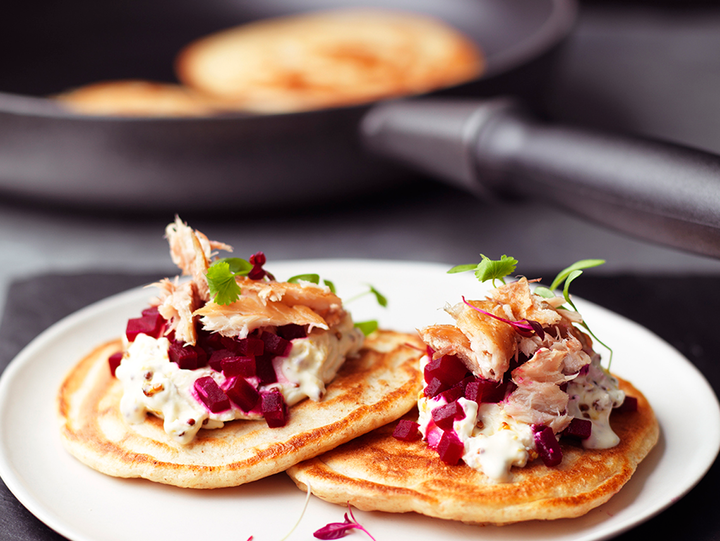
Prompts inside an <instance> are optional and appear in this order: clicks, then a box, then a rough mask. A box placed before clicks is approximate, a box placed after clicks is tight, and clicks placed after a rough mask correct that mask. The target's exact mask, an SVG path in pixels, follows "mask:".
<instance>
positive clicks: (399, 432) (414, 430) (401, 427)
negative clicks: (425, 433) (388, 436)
mask: <svg viewBox="0 0 720 541" xmlns="http://www.w3.org/2000/svg"><path fill="white" fill-rule="evenodd" d="M419 428H420V425H419V424H417V423H416V422H414V421H410V420H409V419H400V420H399V421H398V424H397V425H396V426H395V430H393V437H394V438H396V439H398V440H402V441H417V440H419V439H420V438H422V434H420V430H419Z"/></svg>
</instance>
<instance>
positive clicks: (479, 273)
mask: <svg viewBox="0 0 720 541" xmlns="http://www.w3.org/2000/svg"><path fill="white" fill-rule="evenodd" d="M480 257H481V258H482V259H481V260H480V263H478V264H477V265H457V266H455V267H453V268H452V269H450V270H449V271H447V272H448V274H456V273H458V272H467V271H474V272H475V277H476V278H477V279H478V280H480V281H481V282H487V281H488V280H492V283H493V286H497V284H496V283H495V281H496V280H499V281H500V282H502V283H503V284H504V283H505V277H506V276H509V275H511V274H512V273H513V272H515V267H516V266H517V263H518V261H517V259H515V258H514V257H508V256H506V255H503V256H502V257H500V259H499V260H492V259H490V258H489V257H487V256H486V255H484V254H480Z"/></svg>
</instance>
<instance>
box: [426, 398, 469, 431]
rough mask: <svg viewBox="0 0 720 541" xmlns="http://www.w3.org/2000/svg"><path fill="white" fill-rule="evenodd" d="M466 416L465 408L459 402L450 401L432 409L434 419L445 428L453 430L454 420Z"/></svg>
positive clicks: (439, 425)
mask: <svg viewBox="0 0 720 541" xmlns="http://www.w3.org/2000/svg"><path fill="white" fill-rule="evenodd" d="M464 418H465V410H464V409H463V408H462V406H461V405H460V404H459V403H458V402H457V400H456V401H455V402H450V403H449V404H445V405H444V406H440V407H439V408H435V409H434V410H432V419H433V421H434V422H435V424H436V425H437V426H438V427H439V428H442V429H443V430H452V428H453V422H454V421H455V420H460V419H464Z"/></svg>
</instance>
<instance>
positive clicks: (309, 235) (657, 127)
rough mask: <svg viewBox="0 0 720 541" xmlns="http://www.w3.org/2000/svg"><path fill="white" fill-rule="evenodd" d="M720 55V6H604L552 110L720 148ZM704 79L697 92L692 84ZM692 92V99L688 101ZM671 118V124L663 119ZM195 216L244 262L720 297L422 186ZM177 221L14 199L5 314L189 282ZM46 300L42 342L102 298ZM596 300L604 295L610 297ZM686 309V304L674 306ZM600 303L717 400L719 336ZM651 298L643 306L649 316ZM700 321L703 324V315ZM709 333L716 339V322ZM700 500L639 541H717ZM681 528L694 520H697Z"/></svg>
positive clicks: (639, 251)
mask: <svg viewBox="0 0 720 541" xmlns="http://www.w3.org/2000/svg"><path fill="white" fill-rule="evenodd" d="M667 4H670V3H665V5H667ZM718 50H720V10H718V9H716V8H714V7H702V8H698V9H690V10H687V11H678V10H677V9H672V10H670V11H668V10H667V9H666V8H662V9H661V8H655V7H653V6H651V5H649V4H643V3H633V4H632V5H631V6H628V5H625V4H623V3H602V2H594V3H592V4H590V5H588V6H587V7H586V8H584V9H583V11H582V12H581V17H580V20H579V23H578V27H577V29H576V31H575V33H574V34H573V36H572V37H571V39H570V40H569V41H568V43H567V44H566V45H565V47H564V49H563V50H562V54H561V56H560V58H559V63H558V66H557V73H556V77H555V79H554V80H553V83H552V85H551V87H552V90H553V91H552V92H551V94H550V97H549V98H548V100H547V102H546V108H547V112H548V115H549V116H550V118H551V119H556V120H560V121H572V122H578V123H582V124H585V125H588V126H598V127H605V128H611V129H616V130H621V131H626V132H634V133H641V134H646V135H653V136H661V137H663V138H666V139H674V140H677V141H680V142H685V143H689V144H693V145H695V146H698V147H701V148H706V149H708V150H713V151H716V152H720V129H718V128H717V126H720V118H717V115H720V104H717V103H715V100H720V89H719V88H718V86H720V55H717V54H715V52H716V51H718ZM648 59H652V62H650V63H649V62H648ZM661 67H662V68H663V69H661ZM673 69H675V71H673ZM608 70H609V71H608ZM681 75H682V77H681ZM690 75H692V76H693V77H694V78H693V77H690V81H693V80H694V81H695V82H696V84H695V85H691V84H690V83H689V82H688V76H690ZM678 92H682V94H678ZM678 95H683V96H687V97H688V99H683V100H678V99H677V96H678ZM713 106H714V107H713ZM659 110H662V111H663V113H664V114H663V115H658V114H657V113H658V111H659ZM629 111H632V114H630V113H629ZM182 218H183V219H184V220H186V221H189V222H190V225H192V226H193V227H196V228H198V229H200V230H202V231H204V232H206V233H207V234H208V235H209V236H210V237H211V238H214V239H218V240H222V241H225V242H227V243H229V244H231V245H233V246H234V248H235V253H236V254H237V255H238V256H241V257H247V256H248V255H249V254H251V253H254V252H256V251H258V250H262V251H264V252H265V253H266V254H267V255H268V257H269V258H270V259H271V260H272V259H275V260H288V259H306V258H337V257H339V258H375V259H397V260H406V261H433V262H441V263H446V264H448V265H454V264H458V263H467V262H472V261H475V260H477V258H478V254H479V253H484V254H487V255H489V256H491V257H498V256H499V255H501V254H509V255H513V256H514V257H516V258H517V259H519V260H520V262H521V269H522V268H527V269H534V270H537V271H539V273H541V274H542V273H545V274H547V275H548V276H550V275H554V274H555V272H556V271H557V270H558V268H559V267H562V266H565V265H566V264H569V263H571V262H573V261H575V260H578V259H582V258H587V257H598V258H604V259H606V260H607V261H608V262H607V264H606V265H605V266H603V267H600V268H598V269H597V270H596V273H597V275H598V276H599V277H600V278H598V279H603V278H607V279H611V278H617V277H623V280H626V282H622V283H623V284H627V286H626V287H627V288H628V289H627V290H626V294H627V295H628V296H630V298H632V299H633V300H634V299H635V297H633V295H636V294H637V295H642V296H641V297H637V298H642V299H643V303H645V302H647V303H650V302H656V301H657V295H658V291H662V288H663V287H666V286H667V287H672V288H673V289H674V290H675V291H684V292H685V293H686V294H687V295H696V297H694V299H693V302H697V301H695V299H697V295H703V298H704V299H705V294H704V293H703V290H702V289H693V290H691V291H690V290H688V291H685V290H683V289H682V286H683V284H685V283H689V282H691V281H690V280H688V278H689V277H690V276H702V280H704V281H703V282H702V284H704V285H705V286H707V287H708V290H711V289H712V283H713V277H716V276H718V275H720V261H717V260H713V259H709V258H705V257H701V256H695V255H692V254H689V253H684V252H680V251H677V250H674V249H668V248H664V247H661V246H656V245H652V244H648V243H645V242H642V241H639V240H636V239H633V238H629V237H627V236H624V235H621V234H618V233H615V232H613V231H610V230H606V229H603V228H600V227H597V226H595V225H593V224H590V223H587V222H584V221H581V220H579V219H577V218H575V217H573V216H570V215H567V214H564V213H563V212H561V211H559V210H557V209H554V208H550V207H547V206H543V205H542V204H539V203H535V202H524V203H515V204H489V203H487V202H482V201H479V200H476V199H474V198H473V197H471V196H469V195H467V194H465V193H463V192H460V191H456V190H454V189H452V188H449V187H445V186H441V185H435V184H432V183H428V182H426V181H424V180H421V179H418V183H417V186H414V187H413V189H408V188H402V189H395V190H393V191H388V192H385V193H381V194H368V195H367V196H366V197H363V198H357V199H354V200H352V201H338V202H336V203H335V204H333V205H328V206H325V207H323V208H304V209H278V210H277V211H276V212H266V213H245V214H243V215H228V214H224V215H210V214H187V215H183V216H182ZM172 219H173V216H171V215H150V214H143V215H129V214H127V213H126V214H113V213H107V212H104V211H102V210H92V209H67V208H64V209H63V208H52V207H48V206H41V205H36V204H34V203H33V202H28V201H17V200H12V199H11V198H9V197H4V196H2V195H0V312H2V309H4V308H5V307H6V306H5V303H6V301H7V300H8V299H10V298H11V296H12V295H13V292H15V291H20V290H22V288H23V287H28V284H35V285H37V284H45V285H47V284H48V283H50V284H54V285H55V286H56V287H57V288H60V289H62V287H64V286H63V285H62V284H64V283H66V282H63V281H62V280H63V279H69V280H71V281H72V279H73V278H72V277H73V276H75V275H77V274H78V273H86V272H90V273H99V275H100V276H106V277H107V276H110V275H109V274H107V273H118V274H117V275H113V277H114V279H115V280H116V281H115V282H113V283H112V284H109V285H108V284H106V283H105V285H104V286H102V287H97V288H94V289H93V290H92V291H88V294H89V296H90V297H93V296H94V295H99V294H108V293H111V292H113V291H112V290H113V289H114V288H120V289H125V287H126V286H127V287H129V286H130V285H134V284H135V283H140V282H136V280H138V279H139V276H140V275H139V274H138V273H140V274H142V273H156V274H160V275H164V274H174V273H175V269H174V268H173V266H172V264H171V262H170V258H169V256H168V251H167V245H166V242H165V240H164V239H163V232H164V227H165V225H166V224H167V223H168V222H170V221H172ZM650 275H652V276H653V277H654V278H652V279H653V280H655V279H656V280H664V279H667V280H671V282H667V283H662V282H657V283H655V282H653V283H655V286H656V287H655V289H653V288H649V289H643V287H644V286H643V285H642V284H643V283H644V282H643V278H647V277H648V276H650ZM48 280H50V281H49V282H48ZM53 280H58V281H57V282H53ZM101 282H103V280H101ZM103 283H104V282H103ZM37 291H42V297H41V298H39V299H37V302H40V303H48V309H47V310H45V311H43V310H39V309H38V310H37V314H36V316H37V318H39V319H36V320H35V323H36V325H35V326H34V327H32V332H35V333H37V332H40V331H41V330H42V329H43V328H44V326H46V324H49V323H51V322H52V321H53V320H54V319H56V318H58V317H61V316H62V315H64V313H63V312H64V311H65V308H67V309H70V307H71V305H72V308H73V309H74V308H77V307H80V306H82V305H83V304H82V303H83V302H85V303H87V302H90V301H91V300H94V298H85V297H83V296H82V295H76V296H75V297H74V299H72V300H70V301H67V303H66V304H62V303H60V304H58V303H59V302H60V301H59V298H60V297H62V295H61V293H60V291H59V290H58V289H55V291H57V295H55V294H53V292H52V291H53V290H52V289H51V290H47V289H37ZM638 291H642V294H641V293H637V292H638ZM588 293H589V296H590V297H592V295H593V294H594V293H593V291H588ZM586 296H587V295H586ZM591 300H593V299H592V298H591ZM679 300H682V299H681V298H680V295H676V296H675V297H673V298H672V299H669V300H668V299H666V301H667V302H677V301H679ZM597 301H598V302H599V303H600V304H603V305H605V306H607V307H608V308H611V309H615V310H629V311H630V312H631V313H629V314H627V313H626V315H628V316H629V317H631V318H632V319H635V320H636V321H638V322H640V323H642V324H644V325H647V326H649V327H650V328H651V330H654V331H655V332H657V333H658V334H660V335H661V336H663V337H664V338H665V339H667V340H669V341H671V343H673V345H675V346H676V347H678V348H679V349H680V350H681V351H682V352H683V353H684V354H685V355H687V356H688V357H689V358H690V359H691V361H693V362H695V363H696V364H698V366H700V368H701V369H702V370H703V371H704V372H705V373H706V375H708V377H709V378H710V379H711V382H712V383H713V385H715V388H716V391H717V389H718V387H717V384H718V380H717V379H712V378H717V372H716V370H717V369H716V368H714V365H713V364H712V360H711V359H710V358H709V356H710V352H711V351H713V350H714V349H715V348H714V347H713V345H712V344H710V343H709V342H708V341H707V336H712V333H707V334H706V335H704V336H705V338H703V337H702V336H700V337H699V338H698V339H697V340H696V341H695V342H693V343H692V344H690V343H686V342H687V336H686V335H682V334H680V333H679V332H678V331H677V329H675V331H673V328H674V327H673V326H672V325H664V326H662V325H659V324H658V323H657V322H655V321H654V314H652V313H648V312H651V310H650V309H647V311H642V310H639V311H638V310H635V308H633V306H628V305H627V303H626V305H622V304H616V305H613V304H612V302H613V301H611V300H610V299H607V298H605V296H604V295H601V296H599V297H598V298H597ZM708 302H709V301H708ZM643 303H635V304H637V305H639V306H641V307H643V306H647V305H646V304H643ZM630 304H633V303H630ZM7 308H8V309H9V310H10V311H5V319H4V322H3V323H2V325H1V326H0V338H2V339H3V340H4V341H5V343H4V344H0V347H2V349H0V352H2V355H3V357H2V358H1V359H0V360H2V364H0V368H4V366H5V364H6V363H7V362H9V361H10V358H11V356H12V354H13V352H16V350H17V348H19V347H21V346H22V345H24V343H26V342H27V341H28V340H30V339H31V338H32V336H27V335H22V336H17V335H14V334H13V333H11V332H10V324H9V323H8V321H11V318H13V316H14V314H13V313H12V311H13V310H14V309H15V308H13V307H12V306H10V305H8V306H7ZM42 314H44V316H42ZM43 317H45V318H46V319H43ZM695 318H696V319H697V321H702V319H701V317H700V316H699V315H696V316H695ZM653 325H658V326H656V327H653ZM698 325H699V324H698ZM698 328H699V329H700V330H703V328H702V325H699V327H698ZM707 330H709V329H707ZM693 332H699V331H697V329H696V331H693ZM703 340H705V341H704V342H703ZM713 371H714V372H713ZM711 376H712V377H711ZM717 476H718V473H717V467H715V468H714V469H713V470H711V474H710V476H709V477H708V478H706V480H704V481H703V482H702V483H701V486H704V487H709V488H712V486H713V485H712V484H711V481H712V480H717ZM2 488H4V486H3V487H2ZM685 501H686V500H682V501H681V502H679V503H678V504H676V505H675V506H673V508H671V510H669V511H668V512H667V513H664V514H663V515H661V516H660V517H658V519H656V521H652V522H651V523H649V525H647V526H641V527H640V528H638V529H636V530H633V532H629V533H628V534H626V536H627V538H634V537H639V536H640V534H643V535H647V534H650V533H652V532H653V531H661V530H659V529H657V530H656V528H659V527H660V526H662V527H664V528H672V527H673V526H672V525H671V524H670V523H671V521H670V519H669V518H663V516H668V517H676V516H680V515H679V513H680V511H682V512H687V513H693V516H695V517H697V520H696V521H690V526H689V527H690V528H691V529H693V528H694V529H695V530H693V533H696V534H697V535H696V536H690V537H692V538H694V539H701V538H703V539H717V538H718V537H719V536H720V527H718V526H717V523H715V522H712V521H711V523H710V525H709V526H707V527H705V528H704V527H703V526H702V525H700V524H698V522H702V521H703V515H700V514H699V513H700V511H703V510H705V512H707V515H705V516H711V515H713V513H712V512H711V511H710V510H707V504H703V503H702V502H701V501H700V500H697V501H696V500H691V502H690V503H685ZM709 501H714V500H713V499H712V498H710V500H709ZM691 504H692V505H691ZM0 507H1V508H2V509H0V539H13V540H18V541H27V540H37V539H54V538H56V536H55V534H53V533H52V532H49V531H48V530H47V528H45V527H44V526H43V525H42V524H40V523H38V522H37V521H36V520H35V519H34V518H33V517H32V516H31V515H30V514H29V513H28V512H27V511H25V510H24V508H22V507H21V506H20V505H19V504H18V503H17V501H16V500H14V498H13V497H12V495H10V494H9V493H8V492H7V490H4V491H0ZM675 509H679V510H680V511H675ZM10 510H11V511H10ZM658 520H659V522H657V521H658ZM678 521H679V522H684V523H685V524H686V525H687V524H688V521H687V520H683V521H680V520H679V519H678ZM675 528H676V529H675V530H672V529H669V530H668V532H675V533H677V535H680V534H683V538H687V537H688V536H687V535H684V532H683V531H682V530H680V529H678V528H679V526H678V527H675ZM703 528H704V529H703ZM713 528H714V529H713Z"/></svg>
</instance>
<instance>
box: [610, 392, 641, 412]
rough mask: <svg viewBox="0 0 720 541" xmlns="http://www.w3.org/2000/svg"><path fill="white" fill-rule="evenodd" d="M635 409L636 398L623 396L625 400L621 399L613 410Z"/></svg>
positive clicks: (628, 410)
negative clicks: (621, 401)
mask: <svg viewBox="0 0 720 541" xmlns="http://www.w3.org/2000/svg"><path fill="white" fill-rule="evenodd" d="M637 409H638V400H637V398H635V397H634V396H625V400H623V403H622V404H620V405H619V406H618V407H617V408H615V409H614V410H613V411H616V412H618V413H628V412H631V411H637Z"/></svg>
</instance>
